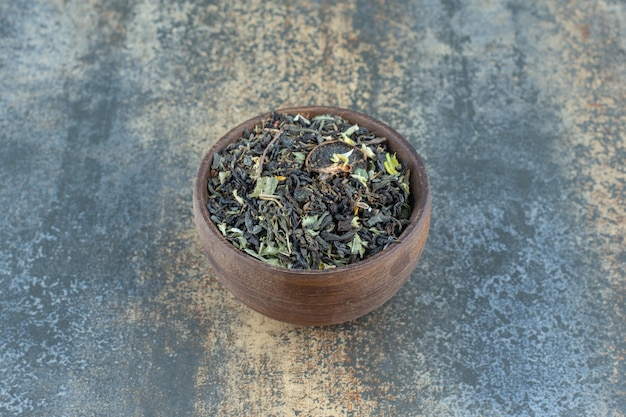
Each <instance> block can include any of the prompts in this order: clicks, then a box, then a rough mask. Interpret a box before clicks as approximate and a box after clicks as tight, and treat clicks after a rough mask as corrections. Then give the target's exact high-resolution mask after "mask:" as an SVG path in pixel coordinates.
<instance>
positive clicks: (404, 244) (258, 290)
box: [193, 107, 431, 326]
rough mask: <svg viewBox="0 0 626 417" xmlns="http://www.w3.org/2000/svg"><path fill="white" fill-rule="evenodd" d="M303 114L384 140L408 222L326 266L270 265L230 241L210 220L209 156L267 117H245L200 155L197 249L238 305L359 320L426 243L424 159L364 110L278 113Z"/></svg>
mask: <svg viewBox="0 0 626 417" xmlns="http://www.w3.org/2000/svg"><path fill="white" fill-rule="evenodd" d="M278 112H281V113H291V114H297V113H300V114H302V115H303V116H304V117H306V118H312V117H315V116H317V115H320V114H335V115H338V116H341V117H343V118H344V119H346V120H348V121H349V122H351V123H355V124H358V125H359V126H361V127H366V128H368V129H369V130H370V131H371V132H374V133H376V134H377V135H379V136H382V137H386V138H387V147H388V149H389V150H390V151H392V152H396V153H397V155H398V159H399V160H401V161H404V162H406V163H407V164H408V165H409V168H410V170H411V176H410V182H411V183H410V191H411V193H410V198H411V201H410V203H411V207H412V212H411V215H410V218H409V225H408V226H407V227H406V229H405V230H404V232H403V233H402V234H401V235H400V236H399V240H400V241H401V242H400V243H397V244H395V245H392V246H390V247H388V248H387V249H385V250H383V251H382V252H379V253H378V254H376V255H374V256H372V257H370V258H367V259H364V260H362V261H358V262H356V263H353V264H350V265H347V266H343V267H339V268H335V269H326V270H300V269H288V268H281V267H275V266H272V265H269V264H266V263H264V262H262V261H260V260H257V259H255V258H253V257H252V256H250V255H248V254H246V253H244V252H242V251H240V250H239V249H237V248H235V247H234V246H233V245H232V244H231V243H229V242H228V241H227V240H226V239H224V237H223V236H222V234H221V233H220V232H219V230H218V229H217V227H216V226H215V224H214V223H213V222H212V221H211V219H210V218H209V212H208V210H207V208H206V206H207V200H208V190H207V181H208V178H209V173H210V167H211V163H212V161H213V154H214V153H216V152H219V151H221V150H222V149H224V148H225V147H226V146H227V145H229V144H230V143H232V142H235V141H237V140H238V139H239V138H240V137H241V135H242V134H243V132H244V130H245V129H251V128H252V127H253V126H255V125H256V124H258V123H259V122H261V121H262V120H264V119H266V118H267V117H269V116H270V114H271V113H266V114H263V115H260V116H258V117H255V118H253V119H250V120H248V121H246V122H244V123H242V124H240V125H239V126H237V127H235V128H234V129H232V130H231V131H230V132H228V133H227V134H226V135H225V136H224V137H222V138H221V139H219V140H218V141H217V142H216V143H215V145H214V146H213V147H212V148H211V150H210V151H209V152H208V153H207V155H206V156H205V157H204V159H203V160H202V163H201V165H200V168H199V170H198V175H197V178H196V183H195V187H194V192H193V210H194V219H195V223H196V227H197V229H198V233H199V234H200V240H201V242H202V246H203V247H204V250H205V251H206V255H207V257H208V259H209V261H210V263H211V264H212V265H213V268H214V270H215V273H216V274H217V276H218V278H219V279H220V281H221V282H222V283H223V284H224V286H225V287H226V288H227V289H228V290H230V291H231V292H232V293H233V294H234V295H235V296H236V297H237V298H238V299H239V300H241V301H242V302H243V303H244V304H246V305H248V306H249V307H251V308H253V309H254V310H256V311H258V312H260V313H261V314H264V315H266V316H268V317H271V318H273V319H276V320H280V321H284V322H288V323H293V324H299V325H312V326H318V325H329V324H336V323H342V322H346V321H349V320H353V319H356V318H358V317H361V316H363V315H365V314H367V313H369V312H371V311H373V310H375V309H376V308H378V307H379V306H381V305H382V304H383V303H385V302H386V301H387V300H389V299H390V298H391V297H392V296H393V295H394V294H395V293H396V292H397V291H398V290H399V289H400V288H401V287H402V285H404V283H405V282H406V281H407V279H408V278H409V276H410V275H411V273H412V272H413V270H414V269H415V267H416V266H417V262H418V259H419V257H420V255H421V253H422V250H423V249H424V245H425V244H426V238H427V236H428V229H429V226H430V210H431V194H430V187H429V184H428V177H427V175H426V170H425V167H424V164H423V162H422V160H421V159H420V157H419V156H418V155H417V153H416V152H415V149H414V148H413V146H411V144H410V143H409V142H407V140H406V139H404V138H403V137H402V136H401V135H400V134H399V133H397V132H396V131H395V130H393V129H391V128H390V127H389V126H387V125H385V124H383V123H381V122H379V121H377V120H375V119H372V118H370V117H368V116H365V115H363V114H360V113H357V112H355V111H351V110H345V109H340V108H335V107H296V108H288V109H281V110H278Z"/></svg>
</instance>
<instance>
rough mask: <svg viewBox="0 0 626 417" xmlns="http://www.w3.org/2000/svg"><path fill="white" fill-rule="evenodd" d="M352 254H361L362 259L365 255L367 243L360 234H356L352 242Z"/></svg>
mask: <svg viewBox="0 0 626 417" xmlns="http://www.w3.org/2000/svg"><path fill="white" fill-rule="evenodd" d="M349 245H350V253H352V254H355V255H356V254H359V256H360V257H361V258H362V257H363V255H365V248H366V247H367V242H364V241H363V240H362V239H361V237H360V236H359V234H358V233H355V234H354V237H353V238H352V240H351V241H350V244H349Z"/></svg>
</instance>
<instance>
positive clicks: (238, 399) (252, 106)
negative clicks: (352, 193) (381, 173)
mask: <svg viewBox="0 0 626 417" xmlns="http://www.w3.org/2000/svg"><path fill="white" fill-rule="evenodd" d="M625 43H626V6H625V4H624V2H622V1H617V0H605V1H591V0H589V1H584V0H572V1H569V2H562V1H557V0H551V1H545V2H544V1H522V0H510V1H503V0H490V1H488V0H480V1H459V0H440V1H435V0H425V1H417V0H415V1H408V0H405V1H392V0H386V1H385V0H373V1H349V2H334V1H326V0H324V1H322V0H320V1H304V0H290V1H276V2H263V1H262V0H252V1H243V0H237V1H230V2H219V1H150V0H145V1H139V0H134V1H132V0H131V1H104V0H86V1H72V0H69V1H61V0H51V1H43V0H24V1H19V2H17V1H13V2H9V1H4V2H0V210H1V211H2V216H0V236H1V238H0V415H3V416H4V415H7V416H9V415H11V416H13V415H15V416H31V415H32V416H39V415H48V416H178V415H180V416H183V415H194V416H213V415H220V416H221V415H226V416H231V415H232V416H242V415H248V416H256V415H259V416H265V415H268V416H269V415H272V416H274V415H275V416H344V415H345V416H478V415H481V416H504V415H507V416H510V415H515V416H590V415H593V416H613V417H618V416H621V417H623V416H624V415H625V413H626V376H625V375H626V364H625V357H626V301H625V296H626V271H625V267H624V265H625V264H626V248H625V247H626V244H625V242H624V236H625V235H626V202H625V201H626V198H625V197H626V191H625V187H626V172H625V166H626V156H625V155H626V152H625V147H626V111H625V110H624V109H625V108H626V106H625V105H626V85H625V84H624V80H625V79H626V54H625V48H626V45H625ZM309 104H320V105H335V106H341V107H347V108H351V109H355V110H359V111H362V112H365V113H367V114H369V115H371V116H373V117H376V118H379V119H381V120H382V121H384V122H386V123H387V124H389V125H391V126H392V127H394V128H395V129H396V130H398V131H399V132H401V133H402V134H404V135H405V136H406V137H407V138H408V139H409V140H410V141H411V143H412V144H413V145H414V146H415V147H416V149H417V151H418V152H419V153H420V154H421V155H422V157H423V158H424V160H425V162H426V164H427V166H428V170H429V174H430V179H431V183H432V189H433V211H432V227H431V234H430V237H429V241H428V243H427V246H426V249H425V251H424V254H423V257H422V260H421V262H420V265H419V267H418V269H417V270H416V271H415V273H414V274H413V276H412V278H411V279H410V281H409V282H408V283H407V285H406V286H405V287H404V288H403V289H402V290H401V291H400V292H399V293H398V294H397V295H396V296H395V297H394V298H393V299H392V300H391V301H390V302H388V303H387V304H385V305H384V306H383V307H382V308H380V309H379V310H377V311H375V312H374V313H371V314H370V315H368V316H366V317H363V318H361V319H359V320H357V321H355V322H352V323H347V324H344V325H339V326H333V327H329V328H313V329H312V328H298V327H293V326H290V325H286V324H282V323H278V322H275V321H272V320H269V319H265V318H264V317H262V316H260V315H259V314H257V313H255V312H253V311H251V310H250V309H248V308H247V307H245V306H243V305H242V304H240V303H239V302H238V301H237V300H236V299H234V297H233V296H232V295H231V294H230V293H228V292H227V291H226V290H225V289H224V288H223V287H222V286H221V284H220V283H219V281H218V280H217V279H216V277H215V276H214V275H213V273H212V270H211V268H210V265H209V264H208V262H207V261H206V259H205V257H204V255H203V253H202V250H201V248H200V245H199V241H198V239H197V236H196V233H195V230H194V226H193V222H192V214H191V190H192V185H193V179H194V175H195V171H196V169H197V166H198V164H199V162H200V160H201V158H202V156H203V155H204V153H205V152H206V151H207V150H208V149H209V147H210V146H211V145H212V144H213V143H214V142H215V141H216V140H217V139H218V138H219V137H220V136H221V135H222V134H224V133H225V132H226V131H227V130H229V129H230V128H231V127H233V126H234V125H235V124H237V123H239V122H241V121H243V120H246V119H248V118H249V117H252V116H255V115H256V114H258V113H261V112H265V111H270V110H273V109H276V108H280V107H286V106H293V105H309Z"/></svg>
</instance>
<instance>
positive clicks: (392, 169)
mask: <svg viewBox="0 0 626 417" xmlns="http://www.w3.org/2000/svg"><path fill="white" fill-rule="evenodd" d="M384 165H385V170H387V173H388V174H389V175H400V172H399V171H398V169H400V168H402V165H401V164H400V162H398V158H396V154H395V153H394V154H393V156H392V155H391V154H390V153H386V154H385V162H384Z"/></svg>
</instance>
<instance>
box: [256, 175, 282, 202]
mask: <svg viewBox="0 0 626 417" xmlns="http://www.w3.org/2000/svg"><path fill="white" fill-rule="evenodd" d="M277 186H278V178H276V177H260V178H259V179H258V180H257V182H256V185H255V186H254V190H253V191H252V193H250V198H252V197H258V196H260V195H261V194H263V195H265V196H271V195H273V194H274V191H276V187H277Z"/></svg>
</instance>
